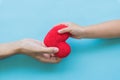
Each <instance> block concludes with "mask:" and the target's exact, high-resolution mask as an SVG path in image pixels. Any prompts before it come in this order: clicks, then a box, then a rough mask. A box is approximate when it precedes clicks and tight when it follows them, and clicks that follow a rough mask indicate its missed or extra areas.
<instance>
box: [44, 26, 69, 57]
mask: <svg viewBox="0 0 120 80" xmlns="http://www.w3.org/2000/svg"><path fill="white" fill-rule="evenodd" d="M66 27H68V26H66V25H64V24H60V25H57V26H54V27H53V28H52V29H51V30H50V31H49V32H48V33H47V35H46V37H45V39H44V44H45V45H46V46H47V47H58V48H59V52H58V53H56V54H55V55H56V56H57V57H59V58H64V57H67V56H68V55H69V53H70V52H71V48H70V46H69V44H67V43H66V42H65V41H66V40H67V39H68V38H69V36H70V34H69V33H64V34H59V33H58V30H60V29H62V28H66Z"/></svg>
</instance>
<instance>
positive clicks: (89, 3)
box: [0, 0, 120, 80]
mask: <svg viewBox="0 0 120 80" xmlns="http://www.w3.org/2000/svg"><path fill="white" fill-rule="evenodd" d="M115 19H120V0H0V37H1V38H0V42H1V43H3V42H11V41H16V40H20V39H24V38H34V39H38V40H41V41H42V40H43V39H44V36H45V35H46V33H47V32H48V31H49V29H51V28H52V26H53V25H55V24H57V23H61V22H74V23H77V24H79V25H82V26H87V25H91V24H97V23H101V22H104V21H109V20H115ZM67 42H68V43H69V44H70V45H71V47H72V52H71V54H70V56H68V57H67V58H65V59H63V60H62V62H60V63H59V64H44V63H41V62H38V61H37V60H35V59H33V58H31V57H28V56H25V55H15V56H12V57H9V58H7V59H3V60H0V80H120V39H119V38H118V39H81V40H75V39H72V38H70V39H69V40H68V41H67Z"/></svg>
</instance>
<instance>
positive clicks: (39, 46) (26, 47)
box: [0, 39, 61, 63]
mask: <svg viewBox="0 0 120 80" xmlns="http://www.w3.org/2000/svg"><path fill="white" fill-rule="evenodd" d="M58 51H59V50H58V48H56V47H46V46H45V45H44V44H43V43H42V42H40V41H38V40H33V39H24V40H20V41H16V42H12V43H5V44H0V58H1V59H2V58H5V57H8V56H12V55H15V54H25V55H28V56H31V57H33V58H35V59H37V60H39V61H41V62H46V63H58V62H60V60H61V59H60V58H58V57H56V56H55V55H54V54H55V53H56V52H58Z"/></svg>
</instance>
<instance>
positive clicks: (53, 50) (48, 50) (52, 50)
mask: <svg viewBox="0 0 120 80" xmlns="http://www.w3.org/2000/svg"><path fill="white" fill-rule="evenodd" d="M58 51H59V49H58V48H56V47H47V48H46V47H44V48H42V49H41V51H40V52H41V53H57V52H58Z"/></svg>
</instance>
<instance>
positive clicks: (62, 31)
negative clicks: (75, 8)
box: [58, 27, 71, 34]
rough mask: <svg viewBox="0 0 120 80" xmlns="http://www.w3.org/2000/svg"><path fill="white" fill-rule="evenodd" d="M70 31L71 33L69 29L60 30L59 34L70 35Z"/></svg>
mask: <svg viewBox="0 0 120 80" xmlns="http://www.w3.org/2000/svg"><path fill="white" fill-rule="evenodd" d="M70 31H71V29H70V28H69V27H68V28H63V29H61V30H58V33H60V34H63V33H67V32H69V33H70Z"/></svg>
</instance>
